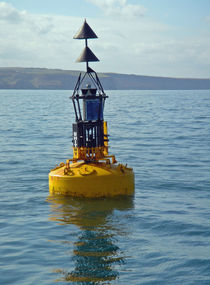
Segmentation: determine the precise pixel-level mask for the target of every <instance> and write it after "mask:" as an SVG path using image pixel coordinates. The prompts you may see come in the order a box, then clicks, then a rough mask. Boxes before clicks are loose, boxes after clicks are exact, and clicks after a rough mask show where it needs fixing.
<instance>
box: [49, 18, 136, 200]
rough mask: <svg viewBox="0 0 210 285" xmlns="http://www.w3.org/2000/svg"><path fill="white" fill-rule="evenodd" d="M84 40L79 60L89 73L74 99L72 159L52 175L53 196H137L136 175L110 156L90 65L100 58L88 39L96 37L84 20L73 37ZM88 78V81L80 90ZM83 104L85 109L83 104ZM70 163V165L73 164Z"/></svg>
mask: <svg viewBox="0 0 210 285" xmlns="http://www.w3.org/2000/svg"><path fill="white" fill-rule="evenodd" d="M74 38H76V39H85V43H86V47H85V49H84V51H83V53H82V54H81V56H80V57H79V59H78V60H77V61H79V62H86V66H87V71H86V73H85V74H84V75H82V73H80V75H79V78H78V81H77V83H76V86H75V89H74V92H73V95H72V97H71V99H72V102H73V107H74V112H75V117H76V121H75V123H74V124H73V140H72V142H73V158H72V159H69V160H67V161H66V163H61V164H60V165H59V166H57V167H56V168H54V169H52V170H51V171H50V173H49V191H50V193H51V194H62V195H70V196H75V197H112V196H117V195H132V194H133V193H134V173H133V170H132V168H129V167H127V165H123V164H117V161H116V159H115V156H114V155H109V153H108V133H107V122H105V121H104V118H103V111H104V105H105V99H106V98H108V97H107V96H106V94H105V93H104V90H103V87H102V85H101V82H100V80H99V78H98V75H97V73H96V72H95V71H94V70H93V69H91V68H90V67H89V66H88V63H89V61H98V58H97V57H96V56H95V55H94V54H93V52H92V51H91V50H90V49H89V48H88V46H87V39H88V38H97V36H96V34H95V33H94V32H93V30H92V29H91V28H90V26H89V25H88V24H87V22H86V21H85V22H84V24H83V26H82V28H81V29H80V30H79V32H78V33H77V34H76V36H75V37H74ZM87 79H88V80H90V81H91V82H92V83H93V84H94V88H92V87H91V84H90V83H89V82H88V84H86V86H85V87H81V86H82V84H84V82H86V83H87ZM81 101H82V106H80V102H81ZM70 162H71V163H70Z"/></svg>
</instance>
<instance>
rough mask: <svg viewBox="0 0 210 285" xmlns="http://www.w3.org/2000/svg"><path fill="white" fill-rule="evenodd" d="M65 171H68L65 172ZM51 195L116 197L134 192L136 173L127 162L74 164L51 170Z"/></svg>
mask: <svg viewBox="0 0 210 285" xmlns="http://www.w3.org/2000/svg"><path fill="white" fill-rule="evenodd" d="M64 173H65V174H64ZM49 191H50V194H62V195H69V196H74V197H89V198H93V197H113V196H118V195H128V196H131V195H133V194H134V173H133V170H132V169H131V168H128V167H126V166H124V165H121V164H119V165H114V164H108V165H106V164H105V163H72V164H71V165H70V168H69V171H68V172H66V171H65V166H61V167H60V168H57V169H55V170H52V171H51V172H50V173H49Z"/></svg>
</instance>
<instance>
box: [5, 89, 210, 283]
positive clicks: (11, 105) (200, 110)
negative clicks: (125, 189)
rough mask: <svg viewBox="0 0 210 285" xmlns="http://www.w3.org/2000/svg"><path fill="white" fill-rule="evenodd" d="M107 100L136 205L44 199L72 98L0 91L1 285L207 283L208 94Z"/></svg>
mask: <svg viewBox="0 0 210 285" xmlns="http://www.w3.org/2000/svg"><path fill="white" fill-rule="evenodd" d="M107 95H108V96H109V98H108V100H107V102H106V106H105V119H106V120H107V121H108V128H109V134H110V142H109V143H110V146H111V147H110V153H112V154H115V155H116V158H117V160H118V161H119V162H120V163H127V164H128V165H129V166H130V167H133V169H134V172H135V195H134V197H129V198H125V197H124V198H122V197H121V198H120V197H119V198H115V199H110V198H109V199H75V198H70V197H69V198H67V197H61V196H53V197H50V196H49V190H48V173H49V171H50V169H52V168H54V166H55V165H56V164H59V163H60V162H65V160H66V159H67V158H71V157H72V149H71V148H72V137H71V133H72V129H71V128H72V126H71V124H72V122H73V121H74V113H73V108H72V104H71V101H70V100H69V96H71V91H59V90H58V91H28V90H24V91H21V90H19V91H15V90H10V91H9V90H6V91H4V90H1V91H0V101H1V103H0V194H1V198H0V272H1V274H0V284H2V285H6V284H10V285H12V284H15V285H16V284H17V285H19V284H21V285H29V284H36V285H37V284H41V285H46V284H50V285H51V284H55V282H57V283H58V284H113V285H114V284H123V285H124V284H133V285H141V284H142V285H143V284H161V285H164V284H167V285H168V284H172V285H173V284H179V285H180V284H182V285H188V284H189V285H190V284H193V285H194V284H195V285H202V284H203V285H204V284H206V285H207V284H210V91H107Z"/></svg>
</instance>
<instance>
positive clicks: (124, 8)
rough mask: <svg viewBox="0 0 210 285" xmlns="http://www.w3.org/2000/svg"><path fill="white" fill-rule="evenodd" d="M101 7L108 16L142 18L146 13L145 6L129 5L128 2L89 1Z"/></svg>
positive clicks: (116, 0)
mask: <svg viewBox="0 0 210 285" xmlns="http://www.w3.org/2000/svg"><path fill="white" fill-rule="evenodd" d="M87 1H88V2H90V3H92V4H94V5H96V6H97V7H99V8H100V9H101V10H102V11H103V12H104V14H105V15H106V16H113V17H115V19H116V20H117V18H118V17H120V18H121V17H123V18H136V17H142V16H143V15H144V13H145V11H146V9H145V8H144V7H143V6H140V5H133V4H128V3H127V0H87Z"/></svg>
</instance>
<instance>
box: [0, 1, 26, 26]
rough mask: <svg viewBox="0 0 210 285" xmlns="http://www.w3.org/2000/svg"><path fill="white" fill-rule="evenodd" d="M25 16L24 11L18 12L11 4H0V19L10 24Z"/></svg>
mask: <svg viewBox="0 0 210 285" xmlns="http://www.w3.org/2000/svg"><path fill="white" fill-rule="evenodd" d="M24 16H25V11H21V12H20V11H18V10H17V9H15V8H14V7H13V6H12V5H11V4H9V3H6V2H0V19H1V20H5V21H8V22H10V23H13V24H15V23H18V22H20V21H21V20H22V18H23V17H24Z"/></svg>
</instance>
